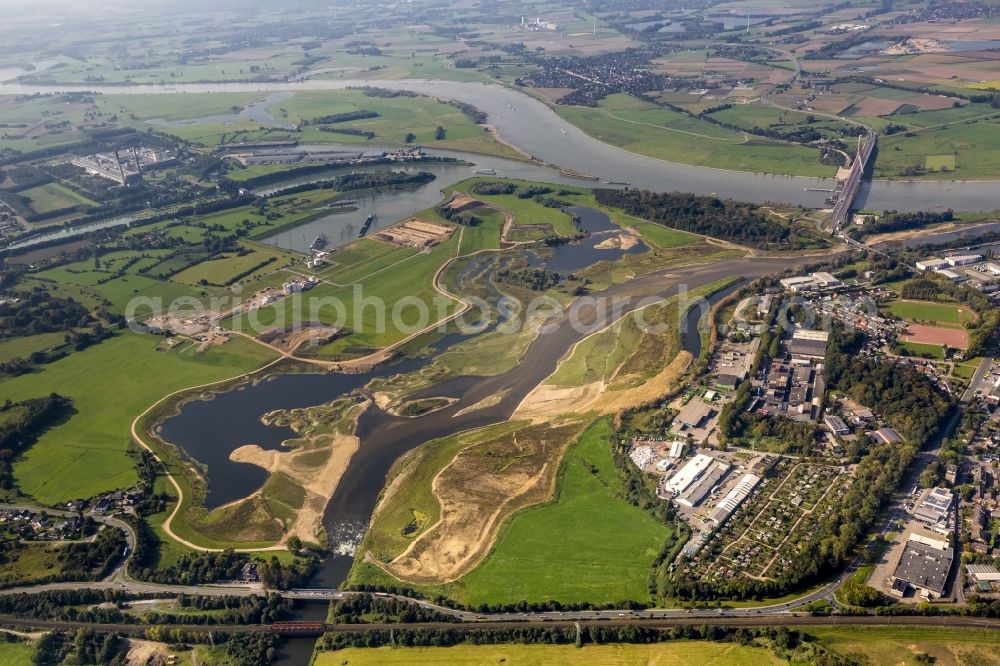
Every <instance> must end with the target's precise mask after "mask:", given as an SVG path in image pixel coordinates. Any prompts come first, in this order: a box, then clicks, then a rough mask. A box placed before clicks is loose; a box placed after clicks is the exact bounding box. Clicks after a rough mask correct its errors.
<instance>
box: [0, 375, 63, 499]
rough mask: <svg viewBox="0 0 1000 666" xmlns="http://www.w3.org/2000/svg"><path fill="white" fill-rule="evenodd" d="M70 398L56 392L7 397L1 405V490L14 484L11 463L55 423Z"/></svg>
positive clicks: (8, 488)
mask: <svg viewBox="0 0 1000 666" xmlns="http://www.w3.org/2000/svg"><path fill="white" fill-rule="evenodd" d="M72 405H73V403H72V401H71V400H70V399H69V398H65V397H63V396H61V395H59V394H57V393H50V394H49V395H48V396H47V397H44V398H31V399H29V400H23V401H21V402H11V401H10V400H7V401H6V402H4V404H3V406H2V407H0V420H2V424H0V489H3V490H10V489H11V488H13V487H14V474H13V468H12V465H13V462H14V459H15V458H16V457H17V456H18V455H19V454H21V453H22V452H23V451H24V450H25V449H27V448H28V447H29V446H31V445H32V444H34V442H35V439H36V438H37V437H38V435H39V433H41V432H42V431H43V430H44V429H45V428H47V427H49V426H51V425H52V424H54V423H56V422H57V421H58V420H59V419H61V418H63V417H64V416H65V415H66V414H68V413H69V412H70V411H71V409H72Z"/></svg>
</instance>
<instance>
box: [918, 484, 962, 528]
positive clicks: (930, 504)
mask: <svg viewBox="0 0 1000 666" xmlns="http://www.w3.org/2000/svg"><path fill="white" fill-rule="evenodd" d="M954 499H955V495H954V493H952V492H951V491H950V490H948V489H947V488H935V489H934V490H932V491H931V492H930V493H928V494H927V497H926V498H924V501H923V502H921V503H920V506H918V507H917V509H916V511H914V512H913V517H914V518H916V519H917V520H919V521H920V522H922V523H927V524H928V525H937V526H945V525H947V523H948V517H949V515H950V514H951V509H952V502H953V501H954Z"/></svg>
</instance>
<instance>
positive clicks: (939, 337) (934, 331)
mask: <svg viewBox="0 0 1000 666" xmlns="http://www.w3.org/2000/svg"><path fill="white" fill-rule="evenodd" d="M903 340H904V341H905V342H906V344H911V343H915V344H920V345H926V346H935V345H937V346H940V345H948V346H949V347H954V348H955V349H966V348H968V346H969V334H968V333H967V332H966V331H965V330H964V329H961V328H946V327H944V326H927V325H925V324H910V325H909V329H908V332H907V334H906V335H904V336H903Z"/></svg>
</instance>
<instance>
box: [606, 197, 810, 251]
mask: <svg viewBox="0 0 1000 666" xmlns="http://www.w3.org/2000/svg"><path fill="white" fill-rule="evenodd" d="M594 196H595V197H596V199H597V203H599V204H601V205H603V206H609V207H611V208H617V209H620V210H622V211H624V212H625V213H627V214H629V215H632V216H634V217H638V218H642V219H646V220H650V221H652V222H656V223H657V224H662V225H663V226H665V227H670V228H672V229H680V230H681V231H690V232H692V233H696V234H702V235H705V236H712V237H713V238H721V239H724V240H728V241H732V242H734V243H742V244H745V245H750V246H753V247H762V248H787V247H792V246H793V245H794V244H793V242H792V238H791V231H790V229H789V227H787V226H786V225H784V224H780V223H778V222H775V221H773V220H771V219H769V218H768V217H767V216H765V215H762V214H761V213H758V212H757V208H756V207H755V206H753V205H752V204H747V203H739V202H735V201H729V200H725V201H724V200H722V199H718V198H716V197H701V196H696V195H694V194H684V193H678V192H672V193H667V194H655V193H653V192H647V191H645V190H609V189H596V190H594Z"/></svg>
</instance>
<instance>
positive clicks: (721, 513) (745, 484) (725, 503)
mask: <svg viewBox="0 0 1000 666" xmlns="http://www.w3.org/2000/svg"><path fill="white" fill-rule="evenodd" d="M758 483H760V477H759V476H757V475H756V474H744V475H743V478H741V479H740V480H739V481H738V482H737V483H736V485H735V486H733V489H732V490H730V491H729V492H728V493H727V494H726V496H725V497H723V498H722V500H720V501H719V503H718V504H716V505H715V510H714V511H712V515H710V516H709V517H708V519H709V520H710V521H711V522H713V523H715V525H716V526H719V525H722V523H724V522H726V520H728V519H729V516H731V515H733V511H736V509H738V508H739V506H740V504H743V502H744V500H746V498H747V497H749V496H750V493H752V492H753V489H754V488H756V487H757V484H758Z"/></svg>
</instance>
